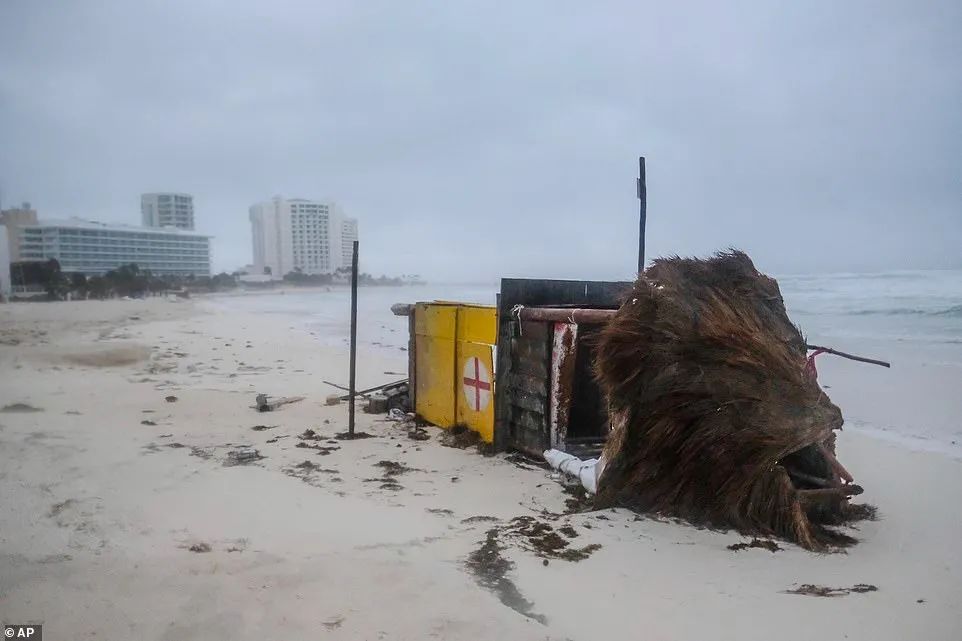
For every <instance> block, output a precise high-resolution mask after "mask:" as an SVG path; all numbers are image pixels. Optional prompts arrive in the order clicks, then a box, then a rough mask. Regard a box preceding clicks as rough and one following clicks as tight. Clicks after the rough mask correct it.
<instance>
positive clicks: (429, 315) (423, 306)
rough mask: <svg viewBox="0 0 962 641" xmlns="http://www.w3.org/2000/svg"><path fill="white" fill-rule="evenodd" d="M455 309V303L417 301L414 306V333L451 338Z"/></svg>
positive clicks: (454, 321) (454, 322)
mask: <svg viewBox="0 0 962 641" xmlns="http://www.w3.org/2000/svg"><path fill="white" fill-rule="evenodd" d="M457 309H458V306H457V304H451V303H446V304H437V303H418V304H417V305H416V306H415V308H414V333H415V334H417V335H418V336H422V335H423V336H434V337H435V338H450V339H453V338H454V331H455V324H456V315H455V313H456V311H457Z"/></svg>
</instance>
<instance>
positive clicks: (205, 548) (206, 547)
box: [187, 542, 212, 554]
mask: <svg viewBox="0 0 962 641" xmlns="http://www.w3.org/2000/svg"><path fill="white" fill-rule="evenodd" d="M187 549H188V550H189V551H191V552H197V553H198V554H203V553H205V552H210V551H211V549H212V548H211V547H210V543H204V542H200V543H192V544H191V545H189V546H187Z"/></svg>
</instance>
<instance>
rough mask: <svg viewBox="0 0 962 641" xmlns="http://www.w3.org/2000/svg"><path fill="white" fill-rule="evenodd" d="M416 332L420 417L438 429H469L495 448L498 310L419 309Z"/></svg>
mask: <svg viewBox="0 0 962 641" xmlns="http://www.w3.org/2000/svg"><path fill="white" fill-rule="evenodd" d="M414 331H415V335H416V340H415V367H416V368H417V371H416V377H415V378H416V390H415V394H416V407H415V411H416V412H417V413H418V415H419V416H421V417H422V418H423V419H425V420H426V421H428V422H430V423H433V424H435V425H437V426H438V427H444V428H448V427H452V426H454V425H464V426H466V427H469V428H470V429H472V430H474V431H476V432H478V433H479V434H480V435H481V438H482V439H483V440H484V441H485V442H487V443H491V442H493V441H494V344H495V341H496V340H497V311H496V309H495V308H494V307H490V306H483V305H462V304H459V303H448V302H444V303H418V304H417V305H416V306H415V310H414Z"/></svg>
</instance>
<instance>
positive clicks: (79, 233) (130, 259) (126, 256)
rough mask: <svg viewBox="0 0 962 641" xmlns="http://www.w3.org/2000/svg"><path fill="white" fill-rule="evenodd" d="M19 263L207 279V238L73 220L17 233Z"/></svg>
mask: <svg viewBox="0 0 962 641" xmlns="http://www.w3.org/2000/svg"><path fill="white" fill-rule="evenodd" d="M18 236H19V242H18V249H19V260H49V259H51V258H56V259H57V261H58V262H59V263H60V269H61V271H63V272H67V273H74V272H80V273H84V274H87V275H88V276H94V275H102V274H104V273H105V272H108V271H110V270H111V269H116V268H118V267H120V266H121V265H127V264H130V263H136V264H137V265H138V266H139V267H140V268H141V269H149V270H150V271H151V272H153V273H155V274H164V275H167V274H169V275H174V276H189V275H191V274H193V275H195V276H209V275H210V237H209V236H205V235H203V234H198V233H196V232H192V231H185V230H183V229H174V228H165V229H150V228H147V227H130V226H127V225H110V224H105V223H95V222H90V221H86V220H80V219H78V218H74V219H71V220H59V221H53V220H51V221H44V222H38V221H37V220H36V219H34V221H33V224H28V225H21V226H20V227H19V229H18Z"/></svg>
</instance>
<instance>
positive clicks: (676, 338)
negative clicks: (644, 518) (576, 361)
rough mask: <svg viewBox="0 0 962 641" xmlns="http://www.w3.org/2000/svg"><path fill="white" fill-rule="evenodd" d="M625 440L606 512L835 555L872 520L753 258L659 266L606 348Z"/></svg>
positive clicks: (608, 378) (605, 372) (837, 422)
mask: <svg viewBox="0 0 962 641" xmlns="http://www.w3.org/2000/svg"><path fill="white" fill-rule="evenodd" d="M598 340H599V343H598V351H597V359H596V362H595V371H596V376H597V379H598V381H599V383H600V385H601V387H602V389H603V390H604V392H605V394H606V395H607V398H608V402H609V411H610V414H611V419H612V433H611V435H610V437H609V440H608V442H607V444H606V446H605V450H604V461H605V467H604V470H603V472H602V475H601V478H600V480H599V493H598V495H597V497H596V504H597V505H599V506H625V507H629V508H632V509H635V510H638V511H643V512H657V513H661V514H666V515H673V516H678V517H681V518H684V519H687V520H689V521H692V522H695V523H701V524H707V525H710V526H717V527H732V528H736V529H738V530H740V531H743V532H746V533H756V534H759V533H760V534H769V535H776V536H780V537H783V538H786V539H789V540H791V541H795V542H797V543H798V544H799V545H801V546H803V547H806V548H809V549H813V550H821V549H826V548H828V547H832V546H835V545H840V544H846V543H851V542H853V541H854V540H853V539H851V538H850V537H848V536H846V535H844V534H842V533H840V532H838V531H836V530H833V529H832V528H831V527H829V526H831V525H837V524H839V523H842V522H845V521H846V520H849V519H852V518H855V517H858V516H864V515H865V514H866V512H865V511H864V510H862V509H859V506H852V505H850V503H849V497H850V496H851V495H854V494H857V493H860V492H861V488H859V487H858V486H856V485H853V484H852V483H851V480H852V478H851V476H850V475H849V474H848V472H847V471H846V470H845V468H844V467H843V466H842V465H841V463H839V462H838V460H837V458H836V456H835V430H838V429H840V428H841V426H842V413H841V411H840V410H839V408H838V407H837V406H836V405H834V404H833V403H832V402H831V400H830V399H829V398H828V396H827V395H826V394H825V392H824V391H823V390H822V388H821V387H820V386H819V385H818V382H817V381H816V380H815V378H814V376H813V375H812V374H811V372H807V371H806V368H805V363H806V347H805V340H804V338H803V337H802V334H801V332H800V331H799V330H798V328H797V327H795V325H794V324H792V322H791V321H790V320H789V318H788V314H787V313H786V311H785V305H784V302H783V300H782V296H781V293H780V291H779V288H778V284H777V283H776V281H775V280H774V279H772V278H769V277H768V276H765V275H764V274H761V273H759V272H758V271H757V270H756V269H755V266H754V264H753V263H752V261H751V259H750V258H749V257H748V256H747V255H745V254H744V253H742V252H739V251H730V252H724V253H719V254H716V255H715V256H713V257H712V258H709V259H706V260H700V259H682V258H678V257H674V258H665V259H659V260H656V261H654V264H653V265H652V267H651V268H649V269H648V270H647V271H646V272H645V273H644V274H643V275H642V276H640V277H639V278H638V280H637V282H635V284H634V286H633V288H632V290H631V292H630V293H629V294H628V297H627V298H626V300H625V302H624V304H623V306H622V307H621V308H620V310H619V311H618V312H617V314H616V315H615V316H614V317H613V319H612V320H611V321H610V322H609V323H608V324H607V325H606V326H605V328H604V329H603V330H602V332H601V335H600V337H599V339H598Z"/></svg>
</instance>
